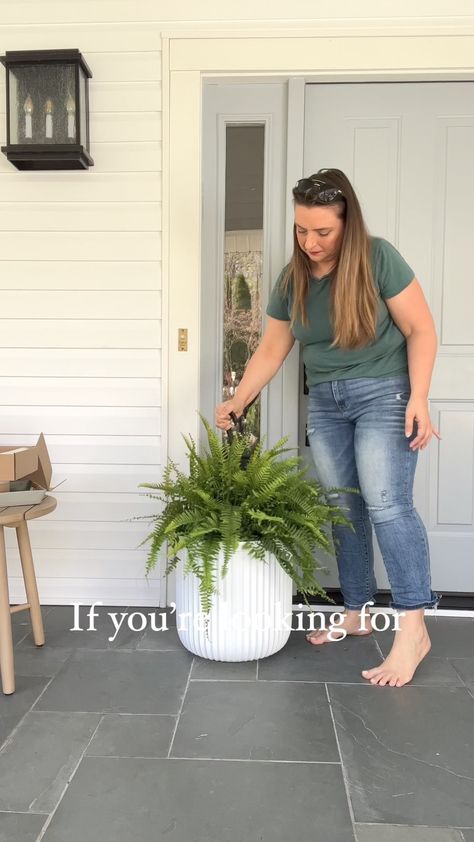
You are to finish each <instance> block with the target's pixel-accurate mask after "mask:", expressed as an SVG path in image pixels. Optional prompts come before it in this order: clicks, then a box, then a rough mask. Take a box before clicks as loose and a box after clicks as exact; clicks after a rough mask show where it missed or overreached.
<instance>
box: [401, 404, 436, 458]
mask: <svg viewBox="0 0 474 842" xmlns="http://www.w3.org/2000/svg"><path fill="white" fill-rule="evenodd" d="M414 421H416V422H417V431H416V436H415V438H414V439H413V441H411V442H410V448H411V450H417V448H419V449H420V450H423V448H425V447H426V445H427V444H428V442H429V441H430V439H431V436H432V435H435V436H436V438H438V439H440V440H441V436H440V434H439V431H438V430H436V429H435V428H434V427H433V425H432V423H431V419H430V413H429V410H428V400H427V399H426V398H416V397H411V398H410V399H409V401H408V403H407V406H406V410H405V435H406V436H407V437H409V436H411V434H412V432H413V422H414Z"/></svg>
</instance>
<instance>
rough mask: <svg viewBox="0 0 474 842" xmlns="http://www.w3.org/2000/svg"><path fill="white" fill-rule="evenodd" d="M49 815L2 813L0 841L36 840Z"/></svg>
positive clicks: (23, 841) (0, 815)
mask: <svg viewBox="0 0 474 842" xmlns="http://www.w3.org/2000/svg"><path fill="white" fill-rule="evenodd" d="M47 818H48V817H47V815H43V816H40V815H33V814H31V815H27V814H26V813H0V842H36V840H37V838H38V834H39V832H40V830H41V828H42V827H43V825H44V823H45V821H46V819H47Z"/></svg>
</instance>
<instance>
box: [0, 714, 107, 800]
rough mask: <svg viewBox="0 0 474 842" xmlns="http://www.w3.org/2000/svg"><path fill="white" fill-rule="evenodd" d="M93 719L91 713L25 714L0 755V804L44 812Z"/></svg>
mask: <svg viewBox="0 0 474 842" xmlns="http://www.w3.org/2000/svg"><path fill="white" fill-rule="evenodd" d="M99 721H100V715H99V714H91V713H35V712H31V713H28V714H27V715H26V716H25V718H24V720H23V722H22V723H21V724H20V726H19V728H18V730H17V731H16V733H15V735H14V737H13V739H12V741H11V742H10V743H8V744H7V745H6V746H5V748H4V749H3V751H2V753H1V754H0V809H1V810H13V811H25V812H27V811H29V810H31V811H33V812H37V813H38V812H39V813H50V812H51V811H52V810H53V809H54V807H55V806H56V804H57V802H58V801H59V799H60V797H61V794H62V792H63V790H64V788H65V786H66V784H67V782H68V780H69V778H70V776H71V774H72V772H73V771H74V769H75V767H76V766H77V764H78V762H79V760H80V758H81V756H82V754H83V752H84V750H85V748H86V746H87V743H88V742H89V740H90V738H91V736H92V734H93V733H94V730H95V728H96V727H97V725H98V723H99Z"/></svg>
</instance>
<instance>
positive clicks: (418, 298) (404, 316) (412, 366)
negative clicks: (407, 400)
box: [385, 278, 438, 399]
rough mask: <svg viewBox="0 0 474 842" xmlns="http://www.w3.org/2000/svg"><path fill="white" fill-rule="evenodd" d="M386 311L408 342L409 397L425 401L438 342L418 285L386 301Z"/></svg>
mask: <svg viewBox="0 0 474 842" xmlns="http://www.w3.org/2000/svg"><path fill="white" fill-rule="evenodd" d="M385 304H386V305H387V309H388V311H389V313H390V315H391V317H392V319H393V321H394V322H395V324H396V325H397V327H398V328H399V329H400V330H401V332H402V333H403V335H404V336H405V338H406V341H407V357H408V370H409V373H410V386H411V394H412V397H420V398H425V399H427V398H428V393H429V390H430V383H431V376H432V373H433V366H434V362H435V358H436V350H437V345H438V340H437V336H436V328H435V324H434V321H433V316H432V315H431V312H430V309H429V307H428V304H427V301H426V298H425V296H424V293H423V290H422V288H421V285H420V283H419V281H418V280H417V279H416V278H413V280H412V281H411V283H409V284H408V286H407V287H405V289H404V290H402V291H401V292H399V293H398V295H394V296H392V298H386V299H385Z"/></svg>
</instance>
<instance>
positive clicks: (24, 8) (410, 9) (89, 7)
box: [1, 0, 472, 26]
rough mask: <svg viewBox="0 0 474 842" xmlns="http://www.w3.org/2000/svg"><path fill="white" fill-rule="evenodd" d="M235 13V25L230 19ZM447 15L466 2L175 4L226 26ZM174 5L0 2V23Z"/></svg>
mask: <svg viewBox="0 0 474 842" xmlns="http://www.w3.org/2000/svg"><path fill="white" fill-rule="evenodd" d="M236 13H238V20H237V19H236ZM450 15H467V16H469V15H472V3H471V2H470V0H451V2H450V1H449V0H431V2H430V3H429V6H427V4H426V3H425V2H423V0H412V2H410V0H399V2H398V3H397V5H396V8H395V9H394V7H393V6H392V5H391V4H390V5H387V6H385V7H384V5H383V4H380V2H379V1H378V0H359V2H358V3H357V14H356V15H354V3H353V2H351V0H343V2H339V3H338V4H333V5H331V6H330V7H327V6H318V5H317V4H315V3H314V2H313V0H295V2H293V3H291V4H289V3H288V2H287V0H272V2H271V3H268V2H267V0H240V2H239V5H238V9H237V8H236V6H235V4H233V3H228V4H226V3H221V2H219V0H200V1H199V3H196V2H195V0H181V2H180V4H179V22H181V21H182V22H186V23H193V22H197V23H201V22H208V21H209V22H216V21H226V22H230V23H232V24H234V25H235V24H236V23H237V24H239V23H244V22H247V21H257V20H263V21H267V20H275V21H277V22H278V23H281V22H282V21H287V20H288V21H290V20H295V19H296V20H299V19H310V20H325V19H327V18H328V17H329V18H333V19H336V20H337V19H339V20H346V19H348V18H353V17H357V18H367V17H369V18H371V17H372V18H380V19H382V20H383V19H388V20H393V19H394V18H395V19H396V18H400V17H404V18H414V17H417V16H420V17H421V18H426V17H428V16H429V17H437V16H450ZM175 17H176V6H175V5H174V4H172V3H169V2H164V0H135V2H133V3H132V2H131V0H100V2H99V3H98V2H97V0H81V2H80V3H79V2H67V3H65V2H64V0H41V2H38V0H2V16H1V19H2V20H3V22H4V23H9V24H16V23H19V22H20V21H24V20H28V21H30V23H37V24H40V25H43V26H44V25H45V24H46V23H48V22H49V23H58V22H64V21H67V22H69V23H82V22H83V21H95V22H96V23H97V24H100V23H101V22H115V21H123V22H135V21H146V22H152V21H156V20H160V21H162V22H163V23H165V22H167V23H168V22H171V21H172V22H174V23H175V22H176V21H175Z"/></svg>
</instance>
